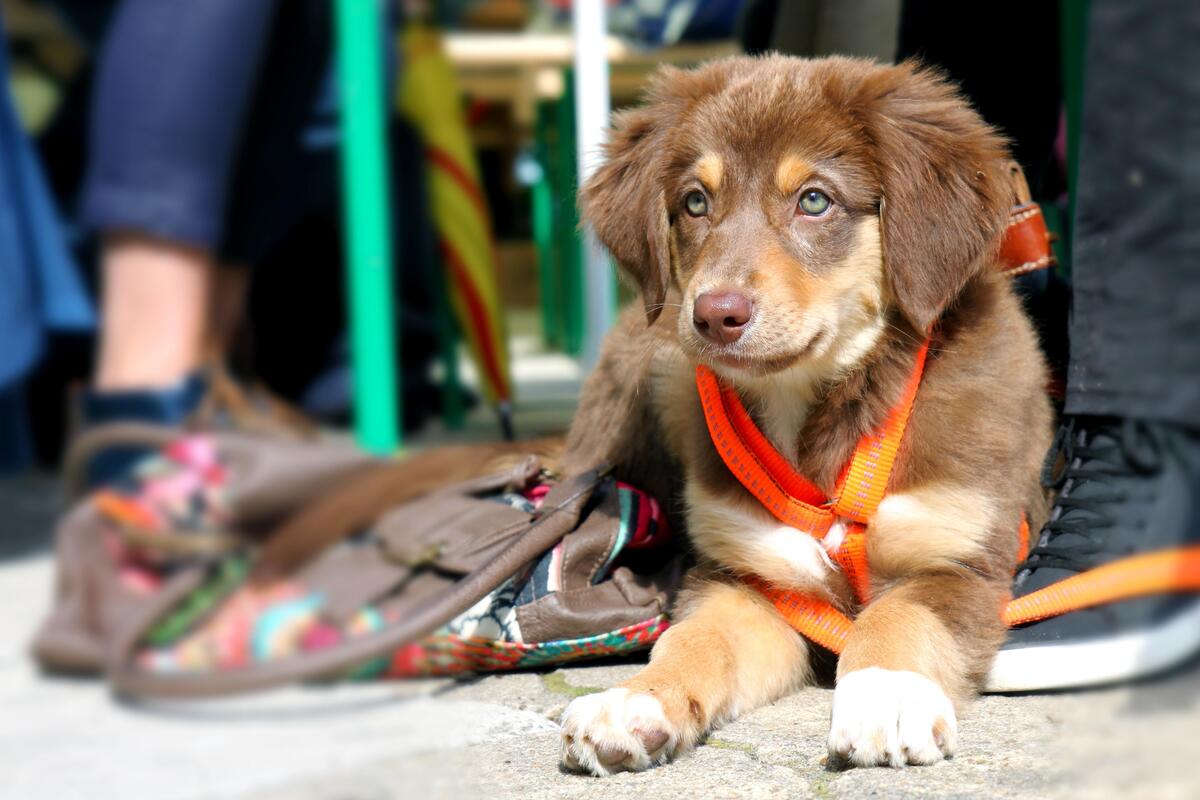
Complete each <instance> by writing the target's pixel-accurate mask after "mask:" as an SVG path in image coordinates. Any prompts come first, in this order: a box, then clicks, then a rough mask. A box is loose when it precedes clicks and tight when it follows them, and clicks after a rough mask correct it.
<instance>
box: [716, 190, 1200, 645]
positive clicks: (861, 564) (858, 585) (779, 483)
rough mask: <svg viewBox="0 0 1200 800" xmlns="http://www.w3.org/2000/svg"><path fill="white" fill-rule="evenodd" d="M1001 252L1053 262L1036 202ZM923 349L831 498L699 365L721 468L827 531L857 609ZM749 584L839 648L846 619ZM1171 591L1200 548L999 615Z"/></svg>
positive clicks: (1039, 596)
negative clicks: (871, 533)
mask: <svg viewBox="0 0 1200 800" xmlns="http://www.w3.org/2000/svg"><path fill="white" fill-rule="evenodd" d="M1031 206H1032V210H1031ZM1031 228H1032V229H1034V230H1032V233H1031ZM1002 254H1003V260H1002V263H1003V266H1004V268H1005V271H1006V272H1007V273H1009V274H1014V275H1019V274H1024V273H1025V272H1028V271H1031V270H1033V269H1040V268H1042V267H1045V266H1048V265H1050V264H1052V263H1053V257H1052V256H1050V255H1049V239H1048V235H1047V234H1046V228H1045V223H1044V222H1043V220H1042V218H1041V212H1040V209H1038V208H1037V205H1036V204H1028V203H1025V204H1022V205H1019V206H1018V207H1017V208H1016V209H1014V212H1013V218H1012V221H1011V222H1010V225H1009V230H1008V233H1007V235H1006V237H1005V246H1004V249H1003V250H1002ZM928 352H929V341H928V340H926V341H925V343H924V344H922V345H921V348H920V350H918V352H917V356H916V359H915V363H914V365H913V370H912V374H911V375H910V376H909V379H908V382H907V384H906V385H905V387H904V392H903V394H902V395H901V397H900V400H899V402H897V403H896V405H895V406H894V407H893V408H892V409H891V411H889V412H888V415H887V418H886V419H885V420H884V422H883V424H882V425H881V426H880V427H879V429H878V430H877V431H875V432H874V433H872V434H869V435H867V436H865V437H863V439H862V440H860V441H859V443H858V445H857V446H856V447H855V449H854V455H853V456H852V457H851V459H850V462H849V463H848V464H847V465H846V467H845V468H844V469H843V471H842V475H841V477H840V478H839V479H838V482H837V485H836V487H835V489H834V493H833V497H832V499H830V498H827V497H826V496H825V494H824V493H823V492H822V491H821V490H820V489H819V488H817V487H816V486H815V485H813V483H812V482H810V481H809V480H808V479H807V478H805V477H804V476H803V475H801V474H799V473H798V472H797V471H796V470H795V469H794V468H793V467H792V465H791V464H790V463H789V462H788V461H787V459H785V458H784V457H783V456H782V455H780V453H779V452H778V451H777V450H776V449H775V447H774V446H773V445H772V444H771V442H770V441H769V440H768V439H767V437H766V436H764V435H763V434H762V432H761V431H760V430H759V429H758V427H757V426H756V425H755V424H754V420H753V419H751V417H750V414H749V413H747V411H746V409H745V407H744V406H743V405H742V401H741V398H739V397H738V394H737V392H736V391H735V390H734V389H733V388H732V387H729V386H724V385H722V383H721V381H720V379H719V378H718V377H717V376H716V374H715V373H713V371H712V370H711V369H709V368H708V367H705V366H698V367H696V388H697V389H698V390H699V393H700V403H701V406H702V407H703V409H704V419H705V422H706V423H707V425H708V432H709V435H710V436H711V438H712V442H713V446H714V447H715V448H716V450H717V453H718V454H719V455H720V457H721V460H722V461H724V462H725V466H726V467H728V468H729V471H730V472H731V473H733V475H734V476H735V477H736V478H737V479H738V481H739V482H740V483H741V484H742V485H743V486H744V487H745V488H746V490H747V491H749V492H750V494H752V495H754V497H755V498H757V499H758V501H759V502H760V503H761V504H762V506H763V508H765V509H766V510H767V511H768V512H770V514H771V515H772V516H773V517H775V518H776V519H777V520H779V521H780V522H782V523H783V524H784V525H787V526H789V527H792V528H796V529H797V530H798V531H802V532H804V533H806V534H808V535H811V536H813V537H814V538H816V539H818V540H825V539H826V538H827V537H829V535H830V533H831V532H832V533H834V537H831V538H830V543H831V545H836V546H830V547H827V548H826V549H827V551H828V552H829V554H830V557H831V558H832V559H833V561H834V562H835V563H836V564H837V565H838V567H839V568H840V569H841V570H842V571H843V572H844V573H845V575H846V577H847V578H848V580H849V582H850V585H851V587H852V588H853V590H854V594H855V597H856V599H857V601H858V602H859V604H860V605H862V604H866V603H867V602H868V601H869V600H870V596H871V587H870V572H869V569H868V565H867V540H866V537H867V528H868V525H869V524H870V521H871V518H872V517H873V516H874V515H875V512H876V510H877V509H878V508H879V504H880V502H881V501H882V500H883V498H884V496H885V495H886V493H887V490H888V484H889V482H890V479H891V475H892V469H893V467H894V466H895V462H896V454H897V452H898V451H899V449H900V443H901V441H902V440H903V439H904V429H905V427H906V425H907V424H908V417H909V414H910V413H911V411H912V407H913V403H914V401H915V400H916V397H917V391H918V389H919V388H920V385H921V376H922V375H923V374H924V371H925V359H926V356H927V355H928ZM837 525H841V526H844V532H843V535H842V537H841V540H840V542H838V541H837V540H836V538H835V537H836V535H837V533H838V531H836V530H835V526H837ZM1018 535H1019V537H1020V543H1021V546H1020V552H1021V555H1020V556H1019V559H1018V560H1020V559H1023V558H1024V557H1025V554H1026V553H1027V552H1028V549H1029V524H1028V521H1027V520H1025V519H1022V520H1021V523H1020V526H1019V533H1018ZM747 582H748V583H750V584H751V585H752V586H754V587H755V588H756V589H758V590H759V591H760V592H762V594H763V595H764V596H766V598H767V599H768V600H770V601H771V602H772V604H774V606H775V608H776V609H778V610H779V613H780V614H782V615H783V617H784V619H786V620H787V621H788V623H789V624H790V625H791V626H792V627H793V628H795V629H796V630H797V631H798V632H800V633H801V634H802V635H804V636H805V637H806V638H808V639H810V640H811V641H813V642H815V643H817V644H819V645H821V646H822V647H825V648H826V649H828V650H831V651H833V652H834V653H840V652H841V651H842V648H843V646H844V645H845V642H846V639H847V637H848V636H849V635H850V631H851V629H852V627H853V622H851V620H850V619H849V618H848V617H847V616H846V615H845V614H843V613H842V612H841V611H839V610H838V609H837V608H835V607H834V606H833V605H831V604H830V603H829V602H827V601H826V600H823V599H821V598H819V597H814V596H811V595H807V594H803V593H801V592H796V591H793V590H789V589H781V588H777V587H774V586H772V585H771V584H769V583H767V582H766V581H764V580H762V579H761V578H757V577H750V578H747ZM1178 591H1200V546H1196V547H1190V548H1183V549H1180V550H1173V551H1166V552H1159V553H1150V554H1146V555H1141V556H1134V557H1131V558H1126V559H1122V560H1120V561H1116V562H1113V563H1111V564H1107V565H1105V566H1102V567H1098V568H1096V569H1092V570H1089V571H1088V572H1085V573H1081V574H1079V575H1076V576H1074V577H1072V578H1068V579H1066V580H1063V581H1060V582H1059V583H1056V584H1053V585H1051V586H1048V587H1046V588H1044V589H1041V590H1039V591H1037V592H1033V593H1032V594H1029V595H1026V596H1024V597H1021V598H1019V599H1017V600H1013V601H1012V602H1010V603H1009V604H1008V606H1007V607H1006V608H1005V610H1004V621H1005V622H1006V623H1007V624H1008V625H1010V626H1013V625H1020V624H1023V623H1026V622H1033V621H1035V620H1039V619H1045V618H1047V617H1052V616H1057V615H1059V614H1063V613H1066V612H1068V611H1073V610H1077V609H1081V608H1087V607H1090V606H1096V605H1103V604H1106V603H1111V602H1114V601H1117V600H1125V599H1130V598H1133V597H1139V596H1144V595H1150V594H1160V593H1165V592H1178Z"/></svg>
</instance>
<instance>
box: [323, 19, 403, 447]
mask: <svg viewBox="0 0 1200 800" xmlns="http://www.w3.org/2000/svg"><path fill="white" fill-rule="evenodd" d="M382 10H383V4H382V3H379V2H376V0H337V6H336V14H337V20H336V43H335V44H336V49H337V60H338V83H339V89H340V92H341V106H342V211H343V213H344V215H345V216H344V230H345V239H346V267H347V268H346V273H347V276H348V281H349V291H348V297H349V306H350V307H349V317H350V346H351V357H352V365H353V371H354V421H355V429H356V433H357V436H358V442H359V444H360V445H361V446H362V447H363V448H364V449H366V450H368V451H370V452H372V453H378V454H381V455H387V454H391V453H392V452H394V451H395V450H396V449H397V448H398V447H399V445H400V433H399V431H398V429H397V425H396V421H397V419H398V418H399V417H400V413H399V412H400V406H399V404H398V392H397V386H396V383H397V381H396V358H395V356H396V348H397V346H398V343H397V341H396V338H397V335H396V331H397V328H396V327H395V324H394V317H393V309H392V275H391V270H392V247H391V245H392V242H391V231H390V221H391V213H390V209H389V205H388V175H389V174H390V173H389V172H388V163H387V149H386V147H385V144H384V142H385V139H384V133H385V131H386V125H385V120H384V109H385V108H386V96H385V92H384V81H383V74H384V73H383V63H384V62H383V53H382V46H383V42H384V31H383V26H382V21H383V16H382Z"/></svg>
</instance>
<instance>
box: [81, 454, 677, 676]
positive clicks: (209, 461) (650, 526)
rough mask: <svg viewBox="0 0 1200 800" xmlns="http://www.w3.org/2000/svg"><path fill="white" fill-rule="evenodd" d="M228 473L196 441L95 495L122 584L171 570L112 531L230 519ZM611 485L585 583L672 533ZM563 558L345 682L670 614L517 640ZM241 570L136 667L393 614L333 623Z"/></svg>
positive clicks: (629, 634)
mask: <svg viewBox="0 0 1200 800" xmlns="http://www.w3.org/2000/svg"><path fill="white" fill-rule="evenodd" d="M226 480H227V471H226V469H225V467H224V465H222V464H221V463H220V459H219V457H218V454H217V451H216V448H215V447H214V446H213V443H212V441H211V440H209V439H207V438H205V437H200V436H198V437H189V438H187V439H182V440H180V441H178V442H176V443H175V444H173V445H171V446H170V447H168V448H166V449H165V450H164V451H163V453H162V454H161V455H160V456H159V457H156V458H154V459H150V460H148V461H147V462H145V463H144V464H143V465H141V467H139V469H138V470H137V471H136V473H135V474H134V476H133V478H132V479H131V480H129V481H128V482H127V483H126V484H124V485H120V486H117V487H114V488H111V489H107V490H104V491H102V492H100V493H98V494H97V496H96V499H97V505H98V507H99V508H100V510H101V511H102V513H103V514H105V515H106V516H107V517H108V519H109V520H111V522H112V523H113V525H114V532H113V534H112V535H111V536H110V537H109V538H108V540H107V542H108V544H109V545H110V546H109V552H110V554H111V556H112V558H113V559H114V560H115V561H116V562H117V563H118V564H119V565H120V569H121V574H122V576H123V579H124V580H125V582H126V584H127V586H129V587H130V588H132V589H134V590H136V591H139V592H143V593H152V592H154V591H156V590H157V588H158V586H159V585H161V583H162V580H163V578H164V577H165V575H166V573H167V572H168V571H169V567H168V566H165V565H163V564H158V563H156V562H155V561H154V559H153V558H148V557H146V554H145V553H143V552H142V551H141V550H139V548H137V547H136V546H131V545H130V544H129V543H128V542H127V540H126V539H124V538H122V537H121V536H119V535H117V532H116V529H117V528H124V529H131V528H132V529H136V530H137V531H138V532H139V533H141V534H143V535H144V536H149V537H153V536H155V535H163V534H166V533H171V534H172V535H178V534H181V533H182V534H186V533H188V532H200V531H210V530H213V529H219V528H221V527H224V526H226V525H227V521H228V514H227V513H226V510H225V505H224V485H225V482H226ZM547 490H548V487H546V486H537V487H534V488H533V489H531V490H530V491H528V492H525V493H506V494H501V495H497V496H496V497H494V498H493V499H494V500H495V501H496V502H500V503H504V504H506V505H510V506H512V507H514V508H519V509H521V510H524V511H529V512H532V511H534V510H536V509H537V508H538V506H539V505H540V504H541V502H542V499H543V498H544V497H545V494H546V492H547ZM614 490H615V491H617V492H618V498H617V499H618V505H619V508H620V530H619V532H618V535H617V536H616V537H615V538H614V542H613V546H612V549H611V551H610V552H609V554H608V556H607V558H606V559H605V560H604V562H603V563H602V564H601V566H600V567H599V568H598V569H597V570H596V572H595V574H594V575H593V576H592V582H593V583H599V582H601V581H603V580H604V579H606V578H607V577H609V575H610V574H611V572H612V570H613V568H614V567H615V565H616V564H617V563H618V561H619V559H620V557H621V555H622V553H624V552H626V551H628V550H631V549H638V548H644V547H654V546H658V545H661V544H662V543H664V542H665V541H666V540H667V538H669V532H668V531H667V529H666V526H665V522H664V519H663V516H662V514H661V510H660V509H659V507H658V505H657V503H655V502H654V500H653V499H652V498H650V497H648V496H647V495H645V494H644V493H643V492H641V491H639V490H637V489H635V488H633V487H631V486H627V485H625V484H615V486H614ZM364 536H366V537H369V536H370V533H369V532H367V533H365V534H364ZM562 562H563V545H562V543H561V542H560V543H559V544H558V546H556V547H555V548H553V549H551V550H549V551H547V552H546V553H545V554H543V555H542V557H541V558H540V559H539V560H538V561H537V562H535V563H534V564H533V565H531V566H530V567H527V568H526V569H525V570H523V571H522V572H521V573H519V574H517V575H515V576H513V577H512V578H510V579H509V580H507V581H505V582H504V583H503V584H502V585H501V586H499V587H497V588H496V589H495V590H493V591H492V592H491V593H489V594H488V595H487V596H486V597H484V598H483V599H482V600H480V601H479V602H478V603H476V604H475V605H474V606H472V607H471V608H470V609H468V610H467V611H466V612H464V613H462V614H460V615H459V616H458V617H456V618H455V619H454V620H452V621H450V622H449V623H448V624H447V625H445V626H444V627H443V628H442V629H441V630H439V631H437V632H436V633H434V634H432V635H430V636H429V637H427V638H425V639H424V640H422V641H420V642H416V643H413V644H410V645H408V646H406V647H403V648H401V649H400V650H398V651H397V652H395V653H393V654H392V655H391V656H390V657H384V658H379V659H376V660H375V661H373V662H372V663H369V664H365V665H363V666H361V667H359V668H358V669H356V670H354V671H353V672H352V673H350V674H349V675H347V676H346V677H348V678H355V679H365V678H373V677H380V676H385V677H391V678H403V677H414V676H432V675H452V674H457V673H462V672H477V671H492V670H502V669H517V668H523V667H534V666H541V665H545V664H556V663H561V662H564V661H572V660H576V659H580V658H591V657H597V656H604V655H612V654H616V653H626V652H631V651H634V650H639V649H643V648H646V647H649V646H650V645H651V644H653V643H654V641H655V640H656V639H657V638H658V637H659V636H660V635H661V634H662V632H663V631H664V630H666V628H667V626H668V624H669V623H668V621H667V618H666V616H665V615H659V616H656V617H653V618H650V619H646V620H644V621H642V622H639V623H637V624H635V625H631V626H628V627H625V628H621V629H619V630H614V631H608V632H605V633H600V634H597V635H595V636H589V637H586V638H580V639H569V640H560V641H551V642H526V641H524V640H523V637H522V634H521V629H520V625H519V623H518V621H517V609H518V608H520V607H521V606H523V605H526V604H528V603H531V602H533V601H535V600H537V599H539V598H542V597H545V596H547V595H549V594H553V593H554V592H557V591H560V590H561V589H562ZM249 569H250V559H249V557H248V556H246V555H236V556H229V557H226V558H224V559H222V560H220V561H218V562H216V563H214V564H213V565H212V566H211V567H210V574H209V577H208V580H207V581H205V583H204V584H203V585H202V586H201V587H200V588H199V589H197V590H196V591H194V592H193V593H192V594H191V595H190V596H189V597H187V598H185V600H184V601H183V602H181V603H180V604H179V605H178V607H177V608H176V609H175V611H174V612H173V613H172V614H170V615H168V616H167V617H166V618H164V619H163V620H162V621H161V622H160V623H159V624H158V625H157V626H156V627H155V628H154V629H153V630H152V631H151V632H150V634H149V635H148V636H147V637H146V639H145V641H144V643H143V647H142V649H141V650H140V652H139V654H138V657H137V661H138V664H139V666H140V667H141V668H143V669H147V670H152V671H161V672H180V671H188V672H194V671H208V670H228V669H238V668H242V667H246V666H249V665H251V664H254V663H262V662H268V661H274V660H277V659H281V658H286V657H288V656H291V655H294V654H298V653H303V652H311V651H315V650H321V649H325V648H329V647H336V646H337V645H339V644H341V643H342V642H344V641H346V640H348V639H352V638H354V637H356V636H361V635H364V634H367V633H371V632H374V631H378V630H380V629H382V628H385V627H387V626H388V625H392V624H395V623H397V622H398V621H399V620H398V619H397V618H395V616H394V615H393V614H391V613H390V612H389V611H387V610H386V609H383V608H379V607H376V606H371V605H368V606H365V607H364V608H362V609H361V610H359V612H358V613H357V614H356V615H354V617H353V618H352V619H350V621H349V622H348V623H345V624H339V623H335V622H333V621H331V618H330V617H328V616H327V615H325V614H324V613H323V611H324V606H325V598H324V597H323V596H322V595H321V593H320V592H317V591H315V590H311V589H309V588H308V587H306V586H304V585H303V584H302V583H301V582H300V581H299V580H297V579H295V578H288V579H281V580H277V581H274V582H271V583H268V584H265V585H258V584H248V583H246V582H245V578H246V576H247V574H248V573H249Z"/></svg>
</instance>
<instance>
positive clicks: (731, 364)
mask: <svg viewBox="0 0 1200 800" xmlns="http://www.w3.org/2000/svg"><path fill="white" fill-rule="evenodd" d="M828 335H829V331H828V330H826V329H825V328H820V329H818V330H817V331H816V332H815V333H813V335H812V336H810V337H809V338H808V341H806V342H804V343H803V344H801V345H799V346H798V347H793V348H790V349H788V350H787V351H785V352H783V353H770V354H762V355H758V354H753V353H747V352H746V349H745V348H742V347H739V346H738V345H737V344H734V345H726V346H724V347H712V346H711V345H709V346H708V347H707V348H705V350H704V351H703V352H702V353H701V354H700V360H701V361H708V362H710V365H711V366H717V367H724V368H725V369H728V370H736V371H740V372H746V373H750V374H752V375H755V376H762V375H771V374H773V373H776V372H782V371H784V370H786V369H788V368H790V367H793V366H795V365H796V364H798V363H800V362H801V361H803V360H804V359H806V358H809V357H811V356H813V355H815V354H817V353H820V352H821V351H822V350H823V349H824V345H825V343H826V340H827V338H828Z"/></svg>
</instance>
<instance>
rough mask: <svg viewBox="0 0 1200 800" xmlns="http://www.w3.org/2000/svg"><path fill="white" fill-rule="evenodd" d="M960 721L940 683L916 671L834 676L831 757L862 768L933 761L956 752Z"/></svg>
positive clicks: (877, 670)
mask: <svg viewBox="0 0 1200 800" xmlns="http://www.w3.org/2000/svg"><path fill="white" fill-rule="evenodd" d="M957 738H958V721H957V720H956V718H955V716H954V704H953V703H951V702H950V698H948V697H946V693H945V692H943V691H942V689H941V687H940V686H938V685H937V684H936V683H934V682H933V681H931V680H929V679H928V678H926V677H924V676H923V675H918V674H917V673H915V672H904V671H897V670H890V669H880V668H878V667H871V668H869V669H860V670H856V671H854V672H851V673H849V674H848V675H845V676H844V677H842V678H841V679H840V680H838V684H837V689H836V690H835V691H834V693H833V724H832V727H831V728H830V731H829V755H830V756H831V757H833V758H835V759H840V760H842V761H845V762H848V763H850V764H854V765H855V766H860V767H872V766H877V765H880V766H882V765H890V766H893V767H903V766H904V765H906V764H933V763H936V762H938V761H941V760H942V759H943V758H944V757H947V756H951V755H953V754H954V747H955V744H956V740H957Z"/></svg>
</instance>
